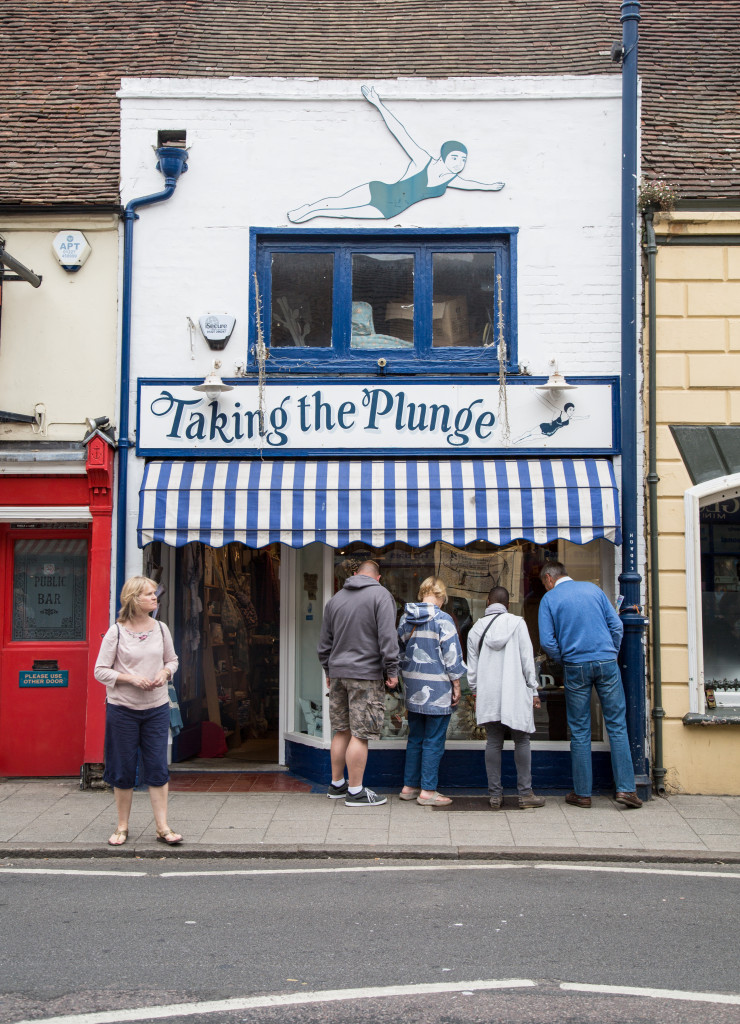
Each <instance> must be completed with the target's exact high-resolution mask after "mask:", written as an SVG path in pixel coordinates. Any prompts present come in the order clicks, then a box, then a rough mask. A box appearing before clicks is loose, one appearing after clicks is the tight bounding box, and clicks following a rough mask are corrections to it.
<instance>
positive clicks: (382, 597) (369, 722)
mask: <svg viewBox="0 0 740 1024" xmlns="http://www.w3.org/2000/svg"><path fill="white" fill-rule="evenodd" d="M317 650H318V655H319V661H320V662H321V665H322V667H323V669H324V672H325V673H326V685H327V687H328V688H329V717H330V719H331V728H332V733H333V735H332V741H331V772H332V780H331V785H330V786H329V791H328V796H329V797H330V799H332V800H338V799H340V798H341V797H344V802H345V804H346V805H347V806H348V807H373V806H378V805H379V804H384V803H386V802H387V797H384V796H378V794H377V793H374V792H373V791H372V790H371V789H368V788H367V787H366V786H364V785H363V782H362V779H363V775H364V773H365V765H366V764H367V750H368V740H377V739H379V737H380V730H381V728H382V725H383V718H384V716H385V686H384V680H386V679H387V680H388V685H389V686H390V687H394V686H397V685H398V660H399V651H398V637H397V635H396V602H395V601H394V600H393V598H392V596H391V594H390V593H389V592H388V591H387V590H386V589H385V587H381V585H380V567H379V566H378V563H377V562H373V561H372V560H368V561H365V562H363V563H362V565H361V566H360V567H359V569H358V570H357V572H356V573H355V575H354V576H350V578H349V579H348V580H346V581H345V584H344V586H343V587H342V589H341V590H340V591H338V592H337V593H336V594H335V595H334V597H332V598H331V600H330V601H329V602H328V603H327V605H326V608H325V609H324V620H323V622H322V624H321V636H320V637H319V645H318V648H317ZM345 766H346V768H347V775H348V779H347V781H345V778H344V769H345Z"/></svg>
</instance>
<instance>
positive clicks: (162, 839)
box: [157, 828, 182, 846]
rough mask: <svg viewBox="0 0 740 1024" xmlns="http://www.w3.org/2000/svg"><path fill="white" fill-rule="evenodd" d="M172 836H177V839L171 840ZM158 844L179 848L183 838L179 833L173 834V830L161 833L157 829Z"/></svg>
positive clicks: (168, 829) (169, 829)
mask: <svg viewBox="0 0 740 1024" xmlns="http://www.w3.org/2000/svg"><path fill="white" fill-rule="evenodd" d="M170 836H175V837H176V838H175V839H170V838H169V837H170ZM157 842H158V843H166V845H167V846H179V845H180V843H181V842H182V836H181V835H179V834H178V833H177V832H173V831H172V829H171V828H167V829H165V830H164V832H160V831H159V829H157Z"/></svg>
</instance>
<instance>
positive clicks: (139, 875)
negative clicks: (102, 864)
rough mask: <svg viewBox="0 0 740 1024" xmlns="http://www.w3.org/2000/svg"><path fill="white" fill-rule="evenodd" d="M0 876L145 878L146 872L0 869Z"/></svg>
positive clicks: (77, 869)
mask: <svg viewBox="0 0 740 1024" xmlns="http://www.w3.org/2000/svg"><path fill="white" fill-rule="evenodd" d="M0 875H99V876H101V877H102V878H111V877H116V876H118V877H119V878H146V876H147V872H146V871H86V870H85V869H83V868H0Z"/></svg>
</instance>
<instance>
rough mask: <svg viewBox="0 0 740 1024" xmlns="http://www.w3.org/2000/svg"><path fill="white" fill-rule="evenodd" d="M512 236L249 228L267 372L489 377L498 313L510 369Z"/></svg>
mask: <svg viewBox="0 0 740 1024" xmlns="http://www.w3.org/2000/svg"><path fill="white" fill-rule="evenodd" d="M516 234H517V229H516V228H476V229H472V230H466V231H456V230H455V231H438V230H417V231H404V230H399V229H395V230H394V229H386V230H367V231H362V230H349V229H347V230H318V231H309V230H296V229H277V228H253V229H252V231H251V239H250V244H251V252H250V263H251V266H252V267H254V268H255V270H256V275H257V288H258V290H259V299H260V317H261V324H262V329H263V332H264V336H265V343H266V345H267V347H268V349H269V351H270V358H269V359H268V361H267V367H266V368H267V371H268V372H281V373H285V372H291V371H294V372H302V373H305V372H307V371H310V370H317V369H318V370H321V371H322V372H324V373H326V372H329V373H331V372H334V371H336V372H352V373H365V372H376V373H377V371H378V365H379V360H380V361H381V365H382V361H383V360H385V369H386V372H389V373H420V372H425V371H428V370H432V369H433V370H434V372H442V371H445V372H450V371H451V372H455V371H457V372H460V371H463V372H465V373H471V372H472V373H475V372H476V371H478V372H481V373H497V372H498V369H499V365H498V348H497V341H498V333H499V332H498V324H499V312H500V313H501V315H502V318H503V330H504V337H505V339H506V345H507V354H508V364H507V370H508V371H510V372H511V371H515V370H516V369H517V367H518V358H517V322H516V311H517V305H516ZM251 291H252V295H251V299H252V301H251V307H252V317H251V324H250V345H249V348H250V359H251V361H252V364H254V360H255V356H254V351H255V345H256V341H257V319H256V313H255V308H256V303H255V301H254V298H255V294H254V281H252V288H251Z"/></svg>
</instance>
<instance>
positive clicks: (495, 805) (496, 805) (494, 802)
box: [488, 796, 504, 811]
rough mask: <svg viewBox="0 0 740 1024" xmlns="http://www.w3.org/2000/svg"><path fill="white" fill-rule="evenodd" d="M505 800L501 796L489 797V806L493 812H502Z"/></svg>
mask: <svg viewBox="0 0 740 1024" xmlns="http://www.w3.org/2000/svg"><path fill="white" fill-rule="evenodd" d="M503 800H504V798H503V797H501V796H489V798H488V806H489V807H490V808H491V810H492V811H500V810H501V804H502V803H503Z"/></svg>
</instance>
